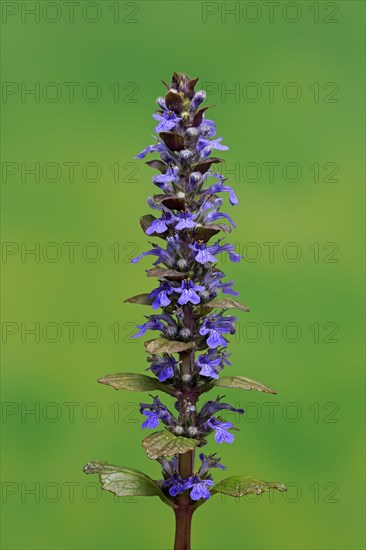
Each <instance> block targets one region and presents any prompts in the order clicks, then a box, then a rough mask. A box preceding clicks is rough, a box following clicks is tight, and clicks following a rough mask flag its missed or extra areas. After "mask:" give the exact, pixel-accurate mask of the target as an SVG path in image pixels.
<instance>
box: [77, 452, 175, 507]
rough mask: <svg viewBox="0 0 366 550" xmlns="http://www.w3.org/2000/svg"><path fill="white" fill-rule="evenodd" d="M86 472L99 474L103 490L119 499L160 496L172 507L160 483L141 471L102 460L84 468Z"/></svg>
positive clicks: (90, 463)
mask: <svg viewBox="0 0 366 550" xmlns="http://www.w3.org/2000/svg"><path fill="white" fill-rule="evenodd" d="M84 472H85V473H86V474H99V479H100V482H101V484H102V488H103V489H104V490H105V491H110V492H111V493H113V494H115V495H117V496H118V497H127V496H143V497H152V496H158V497H160V498H161V500H163V501H164V502H165V503H166V504H169V505H170V506H171V505H172V503H171V502H170V501H169V499H168V498H167V497H166V496H165V495H164V493H163V492H162V490H161V489H160V486H159V483H158V482H157V481H155V480H153V479H151V478H150V477H149V476H147V475H146V474H144V473H143V472H140V471H139V470H133V469H132V468H125V467H124V466H114V465H113V464H108V463H107V462H105V461H102V460H101V461H99V460H94V461H92V462H89V463H88V464H86V466H84Z"/></svg>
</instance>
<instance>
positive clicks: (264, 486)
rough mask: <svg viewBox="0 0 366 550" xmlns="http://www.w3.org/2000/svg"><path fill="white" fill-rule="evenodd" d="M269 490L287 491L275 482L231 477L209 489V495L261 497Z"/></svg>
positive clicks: (283, 486)
mask: <svg viewBox="0 0 366 550" xmlns="http://www.w3.org/2000/svg"><path fill="white" fill-rule="evenodd" d="M270 489H276V490H277V491H280V492H284V491H287V488H286V487H285V485H282V483H277V482H270V481H260V480H259V479H254V478H252V477H244V476H233V477H228V478H226V479H223V480H222V481H220V482H219V483H217V485H215V486H214V487H213V488H212V489H211V493H212V494H214V493H222V494H224V495H229V496H231V497H243V496H245V495H252V494H254V495H261V494H262V493H266V492H268V491H269V490H270Z"/></svg>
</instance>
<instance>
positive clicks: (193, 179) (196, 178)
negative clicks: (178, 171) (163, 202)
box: [189, 172, 202, 185]
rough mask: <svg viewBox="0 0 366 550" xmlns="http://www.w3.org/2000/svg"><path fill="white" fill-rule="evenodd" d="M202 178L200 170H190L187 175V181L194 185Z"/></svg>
mask: <svg viewBox="0 0 366 550" xmlns="http://www.w3.org/2000/svg"><path fill="white" fill-rule="evenodd" d="M201 179H202V174H201V173H200V172H192V174H191V175H190V176H189V183H190V184H191V185H195V184H196V183H199V182H200V181H201Z"/></svg>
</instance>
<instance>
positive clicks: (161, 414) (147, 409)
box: [140, 397, 176, 430]
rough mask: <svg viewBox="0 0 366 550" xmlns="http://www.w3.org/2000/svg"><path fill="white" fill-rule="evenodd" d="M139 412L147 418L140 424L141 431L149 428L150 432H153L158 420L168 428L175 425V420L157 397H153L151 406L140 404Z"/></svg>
mask: <svg viewBox="0 0 366 550" xmlns="http://www.w3.org/2000/svg"><path fill="white" fill-rule="evenodd" d="M140 412H141V413H142V414H143V415H144V416H147V419H146V420H145V422H143V423H142V428H143V429H145V428H150V430H154V429H155V428H157V427H158V425H159V421H160V420H161V421H162V422H164V424H166V425H167V426H169V427H173V426H174V425H176V420H175V418H174V417H173V416H172V414H171V413H170V412H169V411H168V409H167V408H166V406H165V405H163V404H162V403H161V401H160V399H159V398H158V397H154V401H153V403H152V404H151V405H150V404H146V403H140Z"/></svg>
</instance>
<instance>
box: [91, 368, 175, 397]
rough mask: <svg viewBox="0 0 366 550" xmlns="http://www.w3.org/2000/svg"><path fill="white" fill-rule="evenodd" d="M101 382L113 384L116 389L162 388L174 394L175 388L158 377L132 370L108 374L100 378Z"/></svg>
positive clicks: (108, 384) (150, 389)
mask: <svg viewBox="0 0 366 550" xmlns="http://www.w3.org/2000/svg"><path fill="white" fill-rule="evenodd" d="M98 382H99V383H100V384H105V385H106V386H112V388H115V389H116V390H128V391H154V390H160V391H164V392H166V393H169V394H171V395H174V390H173V389H172V388H170V387H169V386H168V385H165V384H163V383H162V382H159V380H157V379H156V378H152V377H151V376H146V375H145V374H135V373H132V372H118V373H116V374H107V375H106V376H103V378H99V380H98Z"/></svg>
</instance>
